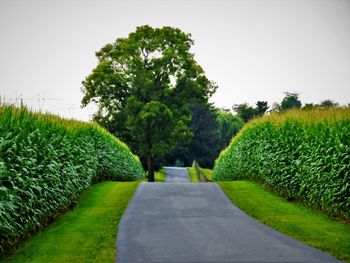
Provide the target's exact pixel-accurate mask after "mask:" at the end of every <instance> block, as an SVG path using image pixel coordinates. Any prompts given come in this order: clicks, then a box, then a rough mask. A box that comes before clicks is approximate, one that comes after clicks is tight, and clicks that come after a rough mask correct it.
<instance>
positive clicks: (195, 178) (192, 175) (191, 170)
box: [187, 167, 200, 183]
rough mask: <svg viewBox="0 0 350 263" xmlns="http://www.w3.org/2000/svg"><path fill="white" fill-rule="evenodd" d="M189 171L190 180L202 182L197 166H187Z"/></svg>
mask: <svg viewBox="0 0 350 263" xmlns="http://www.w3.org/2000/svg"><path fill="white" fill-rule="evenodd" d="M187 172H188V175H189V177H190V181H191V182H192V183H199V182H200V180H199V177H198V174H197V171H196V169H195V168H193V167H187Z"/></svg>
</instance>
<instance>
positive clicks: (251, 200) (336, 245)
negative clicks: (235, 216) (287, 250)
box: [218, 181, 350, 262]
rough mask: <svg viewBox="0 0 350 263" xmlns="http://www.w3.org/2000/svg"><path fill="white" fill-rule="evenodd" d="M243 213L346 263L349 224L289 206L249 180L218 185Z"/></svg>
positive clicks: (303, 207) (298, 207)
mask: <svg viewBox="0 0 350 263" xmlns="http://www.w3.org/2000/svg"><path fill="white" fill-rule="evenodd" d="M218 184H219V185H220V186H221V188H222V189H223V191H224V192H225V193H226V195H227V196H228V197H229V198H230V199H231V201H232V202H233V203H234V204H235V205H237V206H238V207H239V208H241V209H242V210H244V211H245V212H246V213H247V214H249V215H251V216H253V217H255V218H256V219H258V220H259V221H261V222H263V223H264V224H266V225H269V226H271V227H272V228H274V229H276V230H278V231H280V232H282V233H285V234H287V235H289V236H292V237H294V238H295V239H298V240H300V241H302V242H304V243H306V244H308V245H310V246H313V247H315V248H319V249H321V250H323V251H326V252H328V253H329V254H331V255H333V256H335V257H337V258H339V259H342V260H346V261H348V262H350V249H349V248H350V234H349V233H350V224H345V223H341V222H338V221H335V220H332V219H330V218H329V217H328V216H327V215H326V214H323V213H321V212H317V211H314V210H312V209H310V208H307V207H305V206H303V205H302V204H298V203H290V202H288V201H286V200H285V199H283V198H281V197H279V196H277V195H276V194H274V193H271V192H269V191H267V190H266V189H264V187H263V186H261V185H260V184H258V183H255V182H250V181H230V182H218Z"/></svg>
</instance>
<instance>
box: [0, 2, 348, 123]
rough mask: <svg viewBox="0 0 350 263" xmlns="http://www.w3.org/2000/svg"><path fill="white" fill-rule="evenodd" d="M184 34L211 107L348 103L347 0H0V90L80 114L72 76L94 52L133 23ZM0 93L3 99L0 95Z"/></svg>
mask: <svg viewBox="0 0 350 263" xmlns="http://www.w3.org/2000/svg"><path fill="white" fill-rule="evenodd" d="M143 24H149V25H151V26H153V27H162V26H164V25H169V26H173V27H179V28H180V29H181V30H182V31H184V32H186V33H191V34H192V37H193V39H194V40H195V45H194V48H193V49H192V52H194V53H195V59H196V60H197V61H198V63H199V64H200V65H201V66H202V67H203V69H204V70H205V71H206V75H207V76H208V78H209V79H211V80H214V81H215V82H216V83H217V84H218V86H219V88H218V90H217V92H216V94H215V95H214V96H213V97H212V99H211V101H212V102H214V103H215V105H216V106H217V107H225V108H231V107H232V105H233V104H239V103H244V102H247V103H249V104H254V103H255V102H256V101H259V100H260V101H268V102H269V105H271V104H272V103H273V102H275V101H277V102H280V101H281V100H282V98H283V97H284V93H283V92H285V91H290V92H294V91H295V92H298V93H300V99H301V101H302V102H303V103H319V102H320V101H322V100H324V99H332V100H334V101H336V102H339V103H340V104H348V103H349V102H350V48H349V47H350V1H345V0H319V1H311V0H304V1H299V0H285V1H279V0H274V1H272V0H266V1H259V0H256V1H245V0H241V1H234V0H220V1H217V0H211V1H203V0H198V1H197V0H189V1H184V0H166V1H164V0H163V1H161V0H152V1H141V0H140V1H109V0H108V1H97V0H96V1H93V0H90V1H83V0H76V1H68V0H63V1H44V0H31V1H25V0H0V96H1V97H2V101H4V100H5V101H8V102H16V98H17V103H19V98H20V97H21V96H22V97H23V100H24V103H25V104H27V105H29V106H30V107H32V108H33V109H39V108H40V109H41V110H43V111H50V112H52V113H55V114H60V115H62V116H64V117H71V118H77V119H82V120H88V119H89V118H90V116H91V114H92V113H93V112H94V110H95V108H94V107H92V106H91V107H88V108H85V109H80V102H81V99H82V97H83V93H82V92H81V90H80V89H81V86H82V85H81V81H82V80H83V79H84V78H85V77H86V76H87V75H88V74H89V72H90V71H91V70H92V69H93V68H94V67H95V66H96V65H97V60H96V58H95V54H94V52H95V51H97V50H99V49H100V48H101V47H102V46H103V45H105V44H106V43H109V42H113V41H114V40H115V39H116V38H118V37H126V36H127V35H128V34H129V33H130V32H132V31H134V30H135V29H136V26H139V25H143ZM4 97H5V98H4Z"/></svg>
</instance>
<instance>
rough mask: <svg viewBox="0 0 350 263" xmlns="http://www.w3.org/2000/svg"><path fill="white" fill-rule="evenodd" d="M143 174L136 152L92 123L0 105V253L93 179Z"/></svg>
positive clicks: (44, 221)
mask: <svg viewBox="0 0 350 263" xmlns="http://www.w3.org/2000/svg"><path fill="white" fill-rule="evenodd" d="M143 176H144V171H143V168H142V166H141V163H140V161H139V159H138V157H136V156H134V155H133V154H132V153H131V151H130V150H129V149H128V147H127V146H126V145H125V144H123V143H122V142H120V141H119V140H118V139H116V138H115V137H114V136H112V135H111V134H109V133H108V132H107V131H105V130H104V129H102V128H100V127H99V126H98V125H96V124H91V123H84V122H79V121H73V120H65V119H61V118H59V117H57V116H53V115H49V114H40V113H32V112H30V111H28V110H27V109H25V108H20V109H19V108H15V107H12V106H0V222H1V224H0V255H1V254H8V253H10V252H11V250H13V249H14V248H15V246H16V245H17V244H18V243H19V241H21V240H22V239H25V238H27V237H28V236H29V235H30V234H31V233H33V232H35V231H37V230H39V229H41V228H42V227H43V226H45V225H46V224H47V223H49V222H50V221H51V220H53V219H54V218H55V217H56V216H57V215H58V214H59V213H60V211H63V210H65V209H66V208H67V207H68V206H70V205H71V204H72V202H74V201H75V200H76V198H77V197H78V196H79V195H80V193H81V192H82V191H83V190H85V189H86V188H87V187H88V186H89V185H90V184H91V183H92V182H93V181H102V180H105V179H112V180H121V181H123V180H125V181H126V180H137V179H140V178H142V177H143Z"/></svg>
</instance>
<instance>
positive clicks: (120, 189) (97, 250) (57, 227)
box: [4, 182, 138, 263]
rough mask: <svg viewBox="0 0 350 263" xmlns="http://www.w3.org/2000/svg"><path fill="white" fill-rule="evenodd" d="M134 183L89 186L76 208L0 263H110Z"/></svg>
mask: <svg viewBox="0 0 350 263" xmlns="http://www.w3.org/2000/svg"><path fill="white" fill-rule="evenodd" d="M137 185H138V182H104V183H100V184H96V185H93V186H91V187H90V188H89V189H88V190H87V191H85V192H84V193H83V194H82V196H81V198H80V199H79V201H78V204H77V206H76V208H74V210H73V211H69V212H67V213H65V214H64V215H62V216H61V217H59V218H58V219H57V220H56V221H55V222H54V223H53V224H52V225H50V226H49V227H48V228H46V229H45V230H44V231H43V232H41V233H39V234H38V235H37V236H35V237H33V238H32V239H31V240H28V241H27V242H26V243H25V244H24V246H23V247H21V248H19V249H18V250H17V252H16V254H15V255H14V256H12V257H10V258H7V259H6V260H4V262H18V263H25V262H50V263H53V262H113V261H114V257H115V254H116V248H115V245H116V234H117V228H118V224H119V220H120V218H121V216H122V214H123V212H124V210H125V208H126V207H127V205H128V203H129V201H130V199H131V197H132V195H133V193H134V191H135V190H136V187H137Z"/></svg>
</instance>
